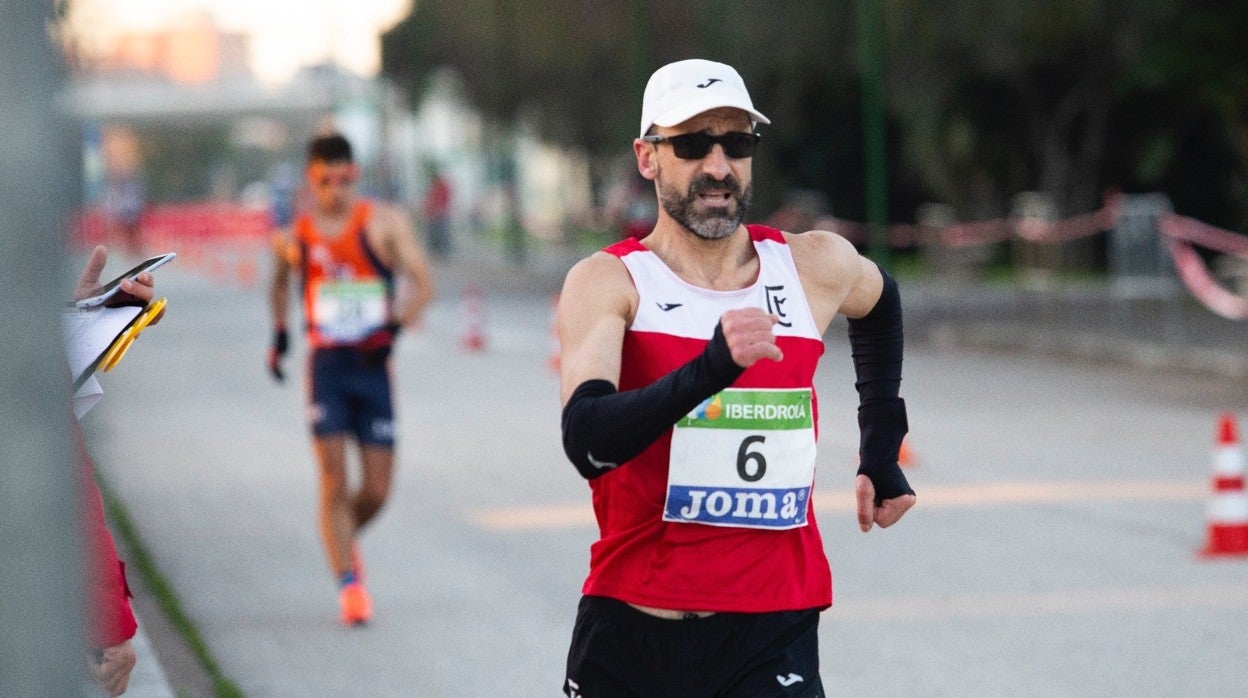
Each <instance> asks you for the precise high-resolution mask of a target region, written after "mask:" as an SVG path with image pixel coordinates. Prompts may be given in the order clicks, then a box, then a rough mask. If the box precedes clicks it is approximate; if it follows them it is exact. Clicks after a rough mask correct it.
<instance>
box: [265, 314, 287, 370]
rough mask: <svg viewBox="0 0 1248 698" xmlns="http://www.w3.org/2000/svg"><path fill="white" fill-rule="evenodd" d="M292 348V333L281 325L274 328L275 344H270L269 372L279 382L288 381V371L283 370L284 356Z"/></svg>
mask: <svg viewBox="0 0 1248 698" xmlns="http://www.w3.org/2000/svg"><path fill="white" fill-rule="evenodd" d="M289 350H290V335H288V334H287V333H286V328H284V327H279V328H277V329H275V330H273V344H272V345H270V346H269V358H268V362H267V364H268V367H269V373H270V374H272V376H273V380H275V381H277V382H278V383H283V382H285V381H286V373H285V372H284V371H282V357H284V356H286V352H287V351H289Z"/></svg>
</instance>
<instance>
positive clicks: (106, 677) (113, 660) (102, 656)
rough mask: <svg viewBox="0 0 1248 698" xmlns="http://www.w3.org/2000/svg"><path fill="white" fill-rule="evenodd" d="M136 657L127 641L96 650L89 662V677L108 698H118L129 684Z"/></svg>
mask: <svg viewBox="0 0 1248 698" xmlns="http://www.w3.org/2000/svg"><path fill="white" fill-rule="evenodd" d="M137 660H138V657H137V656H136V655H135V653H134V646H133V645H131V644H130V641H129V640H126V641H125V642H120V643H118V644H116V645H113V646H112V647H105V648H104V649H102V650H98V651H97V652H96V653H95V656H94V657H92V661H91V675H92V676H93V677H95V681H96V683H98V684H99V685H100V688H102V689H103V690H104V692H105V693H107V694H108V695H110V696H119V695H121V694H123V693H125V692H126V687H127V686H128V685H129V683H130V672H131V670H133V669H134V664H135V662H136V661H137Z"/></svg>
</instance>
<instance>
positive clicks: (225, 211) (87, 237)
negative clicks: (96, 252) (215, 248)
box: [72, 203, 273, 246]
mask: <svg viewBox="0 0 1248 698" xmlns="http://www.w3.org/2000/svg"><path fill="white" fill-rule="evenodd" d="M272 230H273V224H272V222H271V219H270V217H269V212H268V211H267V210H265V209H256V208H249V207H245V206H239V205H237V204H228V203H181V204H159V205H156V206H151V207H149V208H148V209H147V210H145V211H144V212H143V215H142V216H141V217H140V218H139V237H140V239H142V240H147V241H156V240H176V241H179V242H186V243H205V242H217V241H222V242H239V241H242V242H254V241H258V240H263V239H264V238H266V237H268V235H269V233H271V232H272ZM72 237H73V239H72V242H73V244H75V245H77V246H90V245H97V244H100V243H103V242H106V241H107V240H108V221H107V218H106V217H105V214H104V213H103V212H102V211H100V210H99V209H89V210H86V211H84V212H82V213H81V214H80V215H79V216H78V220H77V221H76V224H75V226H74V229H73V234H72Z"/></svg>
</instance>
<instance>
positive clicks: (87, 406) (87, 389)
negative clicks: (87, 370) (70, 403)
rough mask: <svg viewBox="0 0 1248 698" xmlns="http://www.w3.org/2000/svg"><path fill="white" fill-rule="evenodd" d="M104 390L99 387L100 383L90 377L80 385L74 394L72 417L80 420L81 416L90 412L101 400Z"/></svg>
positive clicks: (93, 377)
mask: <svg viewBox="0 0 1248 698" xmlns="http://www.w3.org/2000/svg"><path fill="white" fill-rule="evenodd" d="M103 397H104V388H102V387H100V382H99V381H98V380H96V379H95V376H91V377H90V378H88V379H87V380H86V382H85V383H83V384H82V387H81V388H79V389H78V392H76V393H74V416H75V417H77V418H78V419H82V416H83V415H84V414H86V413H88V412H90V411H91V408H92V407H95V406H96V404H97V403H98V402H99V401H100V400H101V399H103Z"/></svg>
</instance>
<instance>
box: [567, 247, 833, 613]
mask: <svg viewBox="0 0 1248 698" xmlns="http://www.w3.org/2000/svg"><path fill="white" fill-rule="evenodd" d="M747 228H748V230H749V233H750V239H751V241H752V242H753V244H754V249H755V251H756V253H757V254H758V258H759V274H758V278H757V280H756V281H755V282H754V283H753V284H751V285H750V286H748V287H747V288H743V289H739V290H735V291H713V290H709V289H704V288H699V287H696V286H693V285H691V284H688V283H686V282H685V281H683V280H681V279H680V278H679V277H678V276H677V275H676V274H675V273H674V272H672V270H671V269H669V268H668V267H667V265H665V264H664V263H663V262H662V260H660V259H659V257H658V256H657V255H655V254H654V253H653V252H651V251H650V250H648V249H647V248H646V247H645V246H643V245H642V244H641V243H640V242H639V241H637V240H635V239H631V238H630V239H627V240H623V241H621V242H618V243H616V244H614V245H612V246H610V247H608V248H606V250H605V251H606V252H608V253H610V254H613V255H616V256H617V257H619V258H620V260H621V261H623V262H624V264H625V266H626V267H627V268H628V271H629V274H631V276H632V280H633V284H634V285H635V286H636V288H637V293H638V296H639V298H640V300H639V303H638V306H637V315H636V317H635V318H634V320H633V322H632V325H631V326H630V327H629V328H628V330H627V331H626V332H625V335H624V345H623V350H622V362H621V370H620V386H619V387H620V390H621V391H623V390H630V389H633V388H639V387H643V386H645V385H648V384H650V383H653V382H654V381H655V380H657V379H659V378H661V377H662V376H664V375H666V374H667V373H669V372H671V371H672V370H674V369H676V368H678V367H679V366H681V365H682V364H684V363H686V362H687V361H689V360H690V359H692V358H693V357H694V356H696V355H698V354H699V353H700V352H701V351H702V350H703V348H704V347H705V346H706V344H707V342H708V341H710V338H711V336H712V334H713V333H714V330H715V325H716V323H717V322H718V321H719V317H720V316H721V315H722V314H723V313H724V312H725V311H727V310H731V309H736V308H743V307H748V306H754V307H758V308H762V309H764V310H767V311H769V312H771V313H774V314H775V315H777V316H778V317H779V318H780V322H779V324H778V325H776V326H775V327H774V328H773V330H774V332H775V334H776V341H777V344H779V346H780V348H781V350H782V351H783V352H784V360H783V361H780V362H775V361H770V360H763V361H759V362H758V363H756V364H755V365H754V366H751V367H750V368H749V369H747V370H746V371H745V372H744V373H742V374H741V376H740V377H739V378H737V380H736V381H735V382H734V383H733V384H732V385H731V386H730V387H729V388H727V389H726V390H724V391H722V392H720V393H719V394H717V395H715V396H712V397H711V398H709V399H707V400H706V401H704V402H703V403H702V404H701V405H699V406H698V407H697V408H696V409H694V410H693V411H692V412H691V413H690V414H689V415H687V416H686V417H684V418H682V419H681V420H680V421H679V422H678V423H677V424H676V425H675V426H674V427H673V428H672V429H671V430H670V431H669V432H668V433H667V434H665V435H664V436H662V437H660V438H659V439H658V440H657V441H655V442H654V443H653V444H651V445H650V447H649V448H647V449H646V450H645V451H644V452H642V453H641V454H640V455H639V456H637V457H636V458H634V459H633V460H631V461H628V462H627V463H625V464H623V465H621V466H620V467H619V468H616V469H615V470H612V471H611V472H609V473H607V474H605V475H603V476H602V477H599V478H596V479H594V480H591V481H590V487H591V488H592V491H593V504H594V513H595V515H596V517H597V519H598V527H599V531H600V534H601V537H600V539H599V540H598V541H597V542H596V543H594V545H593V546H592V547H591V549H590V572H589V577H588V579H586V581H585V585H584V589H583V590H584V593H586V594H592V595H599V596H609V597H612V598H616V599H620V600H622V601H626V602H630V603H636V604H641V605H645V606H654V607H658V608H674V609H684V610H697V611H721V612H745V613H760V612H767V611H779V610H794V609H802V608H823V607H826V606H828V605H830V604H831V603H832V574H831V570H830V569H829V567H828V561H827V557H826V556H825V555H824V552H823V543H822V541H821V539H820V536H819V530H818V527H817V526H816V523H815V518H814V514H813V511H814V510H813V506H812V503H811V492H812V490H813V485H814V466H815V440H816V437H817V425H818V401H817V399H816V396H815V390H814V383H813V378H814V374H815V367H816V366H817V364H818V362H819V357H820V356H821V355H822V354H823V339H822V337H821V334H820V332H819V329H818V328H817V327H816V325H815V321H814V318H813V317H812V315H811V312H810V307H809V305H808V304H807V300H806V294H805V292H804V291H803V289H802V285H801V282H800V281H799V279H798V275H797V269H796V267H795V266H794V264H793V256H792V254H791V252H790V250H789V246H788V244H787V243H785V241H784V237H783V235H782V234H781V233H780V231H778V230H775V229H774V228H768V227H764V226H747Z"/></svg>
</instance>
